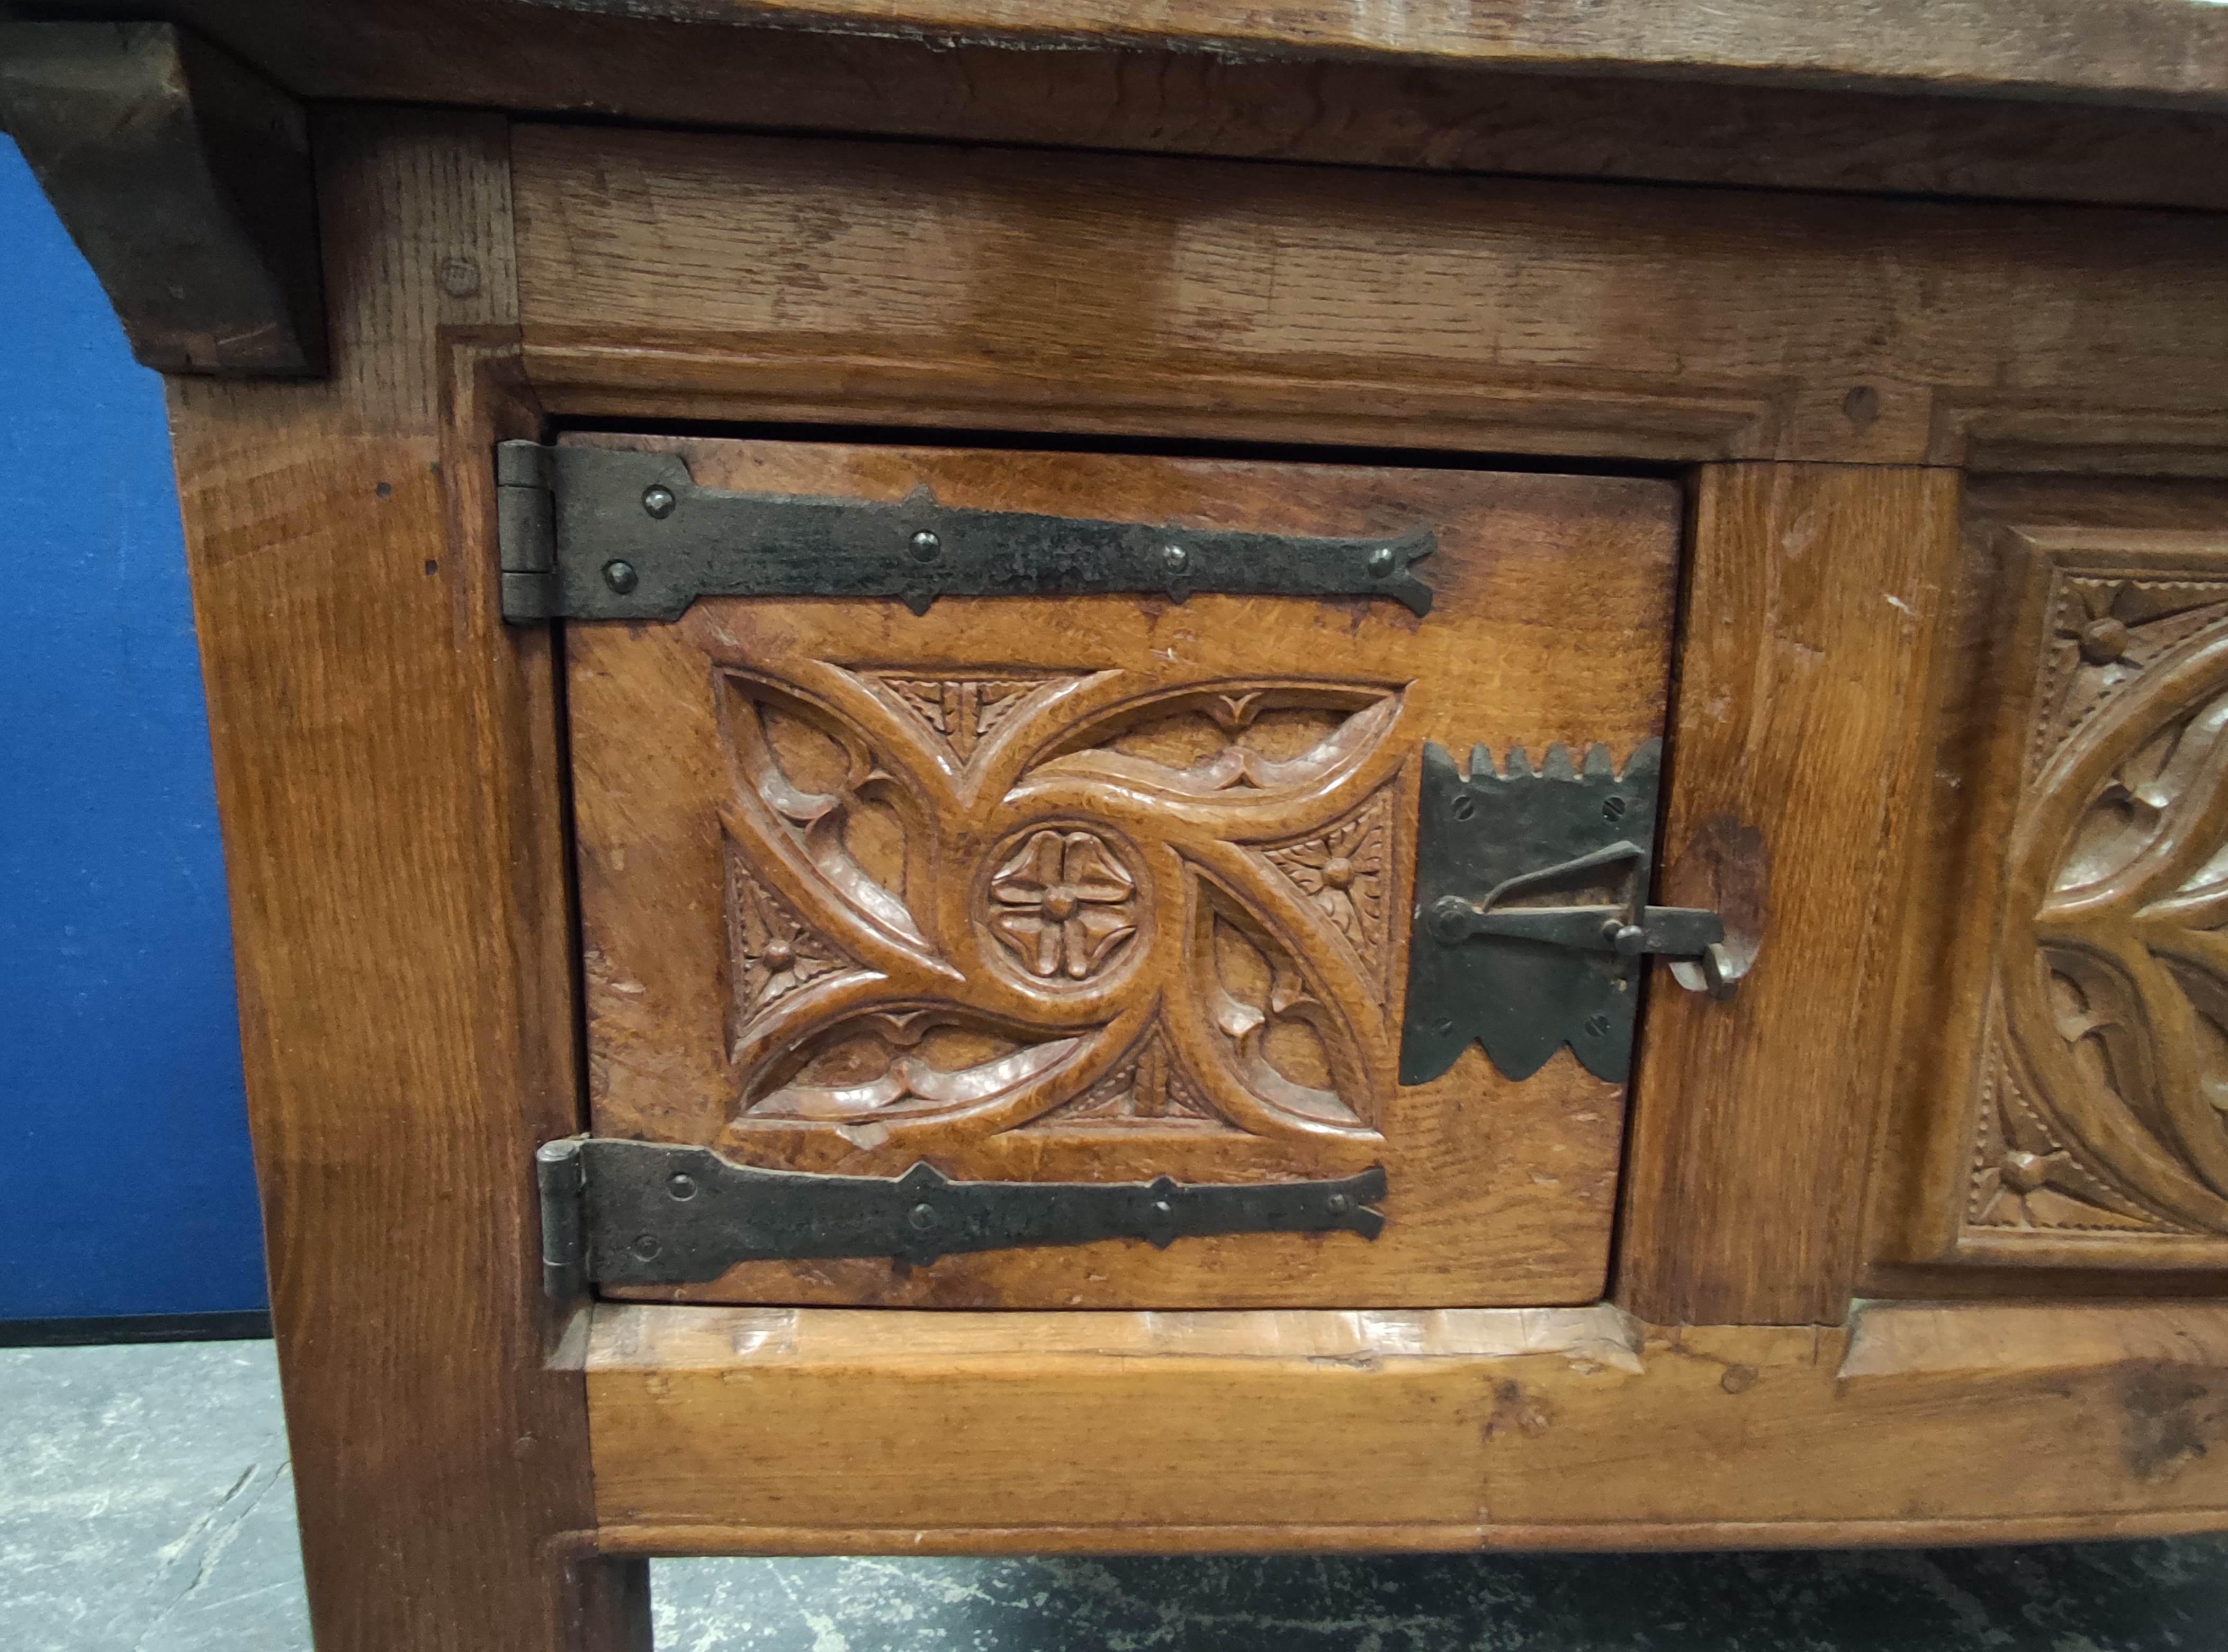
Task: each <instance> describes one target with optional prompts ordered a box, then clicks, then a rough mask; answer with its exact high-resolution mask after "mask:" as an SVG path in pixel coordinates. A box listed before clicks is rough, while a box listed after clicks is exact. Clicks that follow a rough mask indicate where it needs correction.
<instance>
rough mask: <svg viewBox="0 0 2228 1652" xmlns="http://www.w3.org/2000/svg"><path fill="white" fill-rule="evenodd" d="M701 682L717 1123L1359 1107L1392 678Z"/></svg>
mask: <svg viewBox="0 0 2228 1652" xmlns="http://www.w3.org/2000/svg"><path fill="white" fill-rule="evenodd" d="M724 681H725V685H726V692H725V695H724V699H723V702H722V727H723V733H724V735H725V738H726V744H727V752H728V755H729V758H730V760H731V765H732V772H733V774H734V776H735V777H736V780H737V786H736V791H735V793H734V796H733V804H732V805H731V806H729V807H727V808H725V809H723V810H722V816H721V819H722V824H723V826H724V828H725V830H726V833H727V839H728V843H729V860H730V872H729V884H728V889H727V915H728V922H727V934H728V948H729V953H730V957H729V971H730V975H731V977H732V979H733V983H734V987H733V1000H734V1011H733V1014H734V1018H735V1022H736V1024H735V1026H734V1028H733V1029H732V1037H731V1047H732V1053H731V1063H732V1065H733V1067H734V1068H735V1071H736V1083H737V1085H738V1094H737V1096H736V1098H735V1105H734V1109H733V1114H732V1116H731V1117H732V1124H733V1127H734V1128H736V1129H746V1128H758V1127H764V1128H768V1129H773V1128H785V1129H791V1130H794V1129H797V1127H799V1126H803V1125H814V1124H823V1125H827V1126H830V1127H836V1128H841V1129H843V1130H847V1131H855V1130H858V1129H860V1128H861V1127H866V1126H870V1125H872V1124H874V1123H875V1122H876V1121H880V1120H888V1121H891V1122H892V1123H893V1124H896V1123H899V1122H903V1123H906V1124H918V1123H921V1122H925V1121H940V1122H943V1123H948V1124H951V1126H952V1127H953V1128H960V1127H961V1126H962V1125H963V1124H964V1129H965V1130H966V1132H968V1133H970V1134H971V1135H975V1136H979V1135H982V1134H984V1133H990V1134H995V1133H997V1132H1000V1131H1004V1130H1021V1129H1027V1130H1032V1131H1034V1132H1037V1133H1039V1134H1047V1133H1050V1134H1057V1133H1059V1132H1061V1131H1072V1132H1082V1133H1085V1134H1095V1133H1103V1132H1104V1131H1105V1130H1110V1129H1111V1130H1134V1129H1145V1130H1187V1131H1192V1132H1201V1131H1205V1132H1226V1133H1231V1134H1233V1135H1234V1134H1245V1135H1253V1136H1278V1135H1283V1136H1289V1137H1309V1136H1333V1137H1337V1136H1346V1137H1351V1136H1356V1135H1360V1136H1367V1135H1368V1134H1370V1133H1371V1132H1372V1130H1373V1120H1374V1117H1375V1115H1376V1111H1377V1101H1376V1096H1377V1094H1378V1092H1379V1090H1380V1086H1381V1085H1382V1084H1383V1082H1384V1080H1383V1079H1380V1076H1379V1074H1378V1072H1377V1066H1378V1065H1381V1062H1382V1060H1383V1059H1384V1052H1386V1051H1389V1048H1390V1035H1389V1031H1388V1029H1387V1025H1386V1015H1387V1011H1386V1008H1385V1006H1384V1002H1383V1001H1384V996H1385V986H1384V976H1385V971H1386V967H1387V966H1386V952H1387V930H1388V925H1389V923H1390V907H1391V905H1392V903H1393V900H1394V893H1393V892H1394V889H1395V887H1396V880H1397V868H1396V866H1395V854H1396V849H1395V845H1394V843H1393V817H1394V808H1393V801H1392V799H1393V787H1394V783H1395V779H1396V777H1397V775H1398V774H1399V770H1400V765H1401V761H1402V754H1401V748H1400V746H1399V745H1396V744H1395V742H1394V741H1393V738H1392V734H1393V729H1394V727H1396V725H1397V722H1398V719H1399V708H1400V703H1401V690H1400V689H1399V687H1398V686H1396V685H1390V684H1323V683H1314V682H1281V681H1265V682H1264V681H1247V682H1226V681H1214V682H1190V683H1186V684H1181V685H1178V686H1173V687H1168V686H1161V687H1152V688H1143V687H1132V686H1131V685H1130V680H1129V678H1128V677H1127V675H1126V674H1124V673H1121V672H1116V671H1101V672H1095V673H1094V672H1084V671H1054V670H1043V669H1034V668H1015V669H1003V670H995V671H992V670H976V671H970V672H967V673H964V674H951V673H938V672H934V671H929V670H922V669H906V668H902V667H893V666H880V667H876V668H874V669H857V668H838V667H834V666H828V667H822V668H817V670H816V675H813V676H810V677H809V678H807V679H805V680H801V681H797V682H789V681H781V680H776V679H774V678H771V677H770V676H764V675H760V674H755V673H747V672H743V671H732V672H729V673H727V676H726V677H725V679H724ZM1372 1049H1375V1050H1378V1051H1379V1052H1380V1053H1379V1054H1378V1055H1372V1054H1370V1053H1368V1052H1369V1050H1372Z"/></svg>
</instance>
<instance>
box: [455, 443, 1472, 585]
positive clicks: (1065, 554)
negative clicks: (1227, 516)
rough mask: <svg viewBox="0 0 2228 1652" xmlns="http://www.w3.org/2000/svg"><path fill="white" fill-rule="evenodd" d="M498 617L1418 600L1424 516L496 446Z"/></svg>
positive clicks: (1426, 548) (633, 452)
mask: <svg viewBox="0 0 2228 1652" xmlns="http://www.w3.org/2000/svg"><path fill="white" fill-rule="evenodd" d="M496 497H497V501H498V514H497V528H498V538H499V541H500V545H501V551H502V558H503V618H505V619H509V620H515V621H520V622H528V621H534V620H543V619H637V620H640V619H654V620H670V619H678V618H680V617H681V615H682V613H683V612H684V611H686V610H687V609H688V605H689V604H690V603H692V602H694V601H695V600H696V599H697V598H699V597H864V598H882V599H894V600H897V601H901V602H903V603H905V604H906V605H907V606H908V607H910V608H912V611H914V612H915V613H925V612H926V611H928V607H929V605H930V604H931V603H932V602H934V601H935V600H936V599H938V597H1000V596H1028V597H1089V596H1105V595H1110V594H1119V593H1124V592H1161V593H1162V594H1164V595H1166V596H1168V597H1169V598H1171V599H1174V600H1175V601H1178V602H1181V601H1182V600H1183V599H1185V598H1186V597H1188V596H1189V595H1190V594H1191V593H1192V592H1227V593H1232V594H1239V595H1246V596H1285V597H1363V598H1385V599H1389V600H1391V601H1394V602H1398V603H1401V604H1403V605H1405V606H1406V607H1408V608H1409V609H1411V610H1412V611H1414V612H1416V613H1418V614H1422V613H1425V612H1428V611H1430V609H1431V587H1430V586H1426V585H1425V583H1424V582H1423V580H1421V579H1418V577H1417V576H1416V574H1415V573H1414V572H1413V570H1412V564H1413V563H1415V562H1416V561H1417V560H1419V559H1421V558H1423V557H1425V556H1428V555H1430V554H1431V552H1432V550H1433V549H1434V548H1435V547H1436V546H1437V535H1434V534H1433V532H1432V531H1431V528H1428V527H1425V526H1422V525H1418V526H1414V527H1411V528H1407V529H1405V531H1403V532H1400V533H1398V534H1394V535H1388V536H1381V537H1369V538H1355V539H1333V538H1319V537H1316V536H1312V535H1298V534H1259V533H1246V532H1242V531H1239V530H1234V529H1226V528H1179V527H1170V526H1167V525H1164V524H1154V523H1150V522H1100V521H1096V520H1092V519H1088V518H1084V517H1076V516H1049V515H1036V514H1033V513H1030V512H1026V511H1015V510H969V509H960V508H958V507H956V506H951V505H941V504H938V503H937V502H936V501H935V500H934V499H933V498H932V497H931V496H929V495H928V494H927V492H926V491H925V490H916V492H915V493H914V494H913V495H912V496H911V497H908V498H906V499H905V500H903V501H901V502H900V503H896V504H890V503H884V502H881V501H876V500H867V499H823V498H811V497H803V496H794V495H788V494H768V493H743V492H731V491H727V490H720V489H714V488H704V487H699V486H698V485H697V483H696V481H695V478H694V477H692V476H691V475H690V474H689V471H688V464H687V462H686V461H685V460H683V459H682V457H681V456H680V455H679V454H677V453H667V452H654V451H643V450H637V449H631V448H611V447H594V446H585V445H583V446H562V447H560V446H547V445H542V444H541V443H538V442H503V443H500V444H498V445H497V446H496Z"/></svg>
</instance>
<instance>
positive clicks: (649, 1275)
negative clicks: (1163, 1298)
mask: <svg viewBox="0 0 2228 1652" xmlns="http://www.w3.org/2000/svg"><path fill="white" fill-rule="evenodd" d="M535 1170H536V1174H537V1177H538V1180H539V1181H540V1184H541V1267H542V1283H543V1285H544V1287H545V1288H546V1289H547V1290H548V1292H549V1294H550V1295H551V1296H552V1297H554V1298H556V1299H558V1300H560V1301H563V1300H567V1299H569V1298H570V1297H575V1296H578V1295H579V1294H580V1292H581V1291H583V1290H586V1288H587V1287H588V1286H589V1285H591V1284H608V1285H670V1284H695V1283H701V1282H702V1281H704V1280H707V1279H716V1278H718V1277H720V1275H721V1274H722V1273H725V1272H726V1271H727V1270H728V1269H729V1268H731V1267H733V1266H734V1265H735V1264H737V1263H739V1262H773V1261H790V1260H801V1259H804V1258H816V1257H817V1258H828V1257H890V1258H897V1259H900V1260H902V1261H906V1262H908V1263H911V1264H913V1265H916V1266H922V1267H925V1266H926V1265H929V1264H930V1263H932V1262H934V1261H935V1260H936V1259H937V1258H938V1257H941V1256H948V1255H952V1254H955V1253H957V1252H966V1251H997V1250H1007V1249H1012V1248H1015V1247H1019V1246H1024V1245H1086V1244H1090V1243H1092V1242H1093V1241H1094V1240H1099V1239H1142V1240H1143V1241H1145V1242H1146V1243H1147V1244H1149V1245H1158V1246H1162V1247H1166V1246H1167V1245H1171V1244H1173V1243H1174V1242H1175V1240H1177V1239H1194V1238H1199V1237H1202V1236H1204V1235H1207V1234H1212V1233H1333V1232H1345V1233H1358V1234H1360V1236H1361V1237H1362V1238H1363V1239H1375V1238H1376V1237H1377V1235H1378V1233H1379V1232H1380V1230H1381V1229H1382V1228H1383V1227H1384V1226H1385V1218H1384V1216H1383V1214H1382V1213H1380V1212H1379V1211H1377V1210H1375V1209H1373V1208H1372V1207H1373V1205H1374V1204H1375V1203H1376V1202H1377V1201H1380V1200H1381V1199H1383V1198H1384V1197H1385V1192H1386V1181H1385V1172H1384V1169H1382V1167H1380V1166H1372V1167H1371V1168H1370V1169H1367V1170H1364V1171H1362V1172H1360V1174H1359V1175H1350V1176H1342V1177H1338V1178H1335V1179H1332V1180H1326V1181H1262V1182H1181V1181H1174V1180H1172V1179H1171V1178H1169V1177H1168V1176H1161V1177H1158V1178H1156V1180H1154V1181H1104V1182H1100V1181H1081V1182H1067V1181H951V1180H950V1179H949V1178H947V1177H946V1176H944V1175H943V1174H942V1173H941V1172H940V1171H938V1169H936V1168H935V1167H934V1166H933V1165H931V1164H928V1163H926V1162H922V1163H917V1164H915V1165H914V1166H913V1167H912V1169H909V1170H907V1171H906V1172H905V1173H904V1174H903V1175H895V1176H835V1175H809V1174H807V1173H805V1172H803V1171H797V1170H766V1169H759V1168H757V1167H755V1166H752V1165H743V1164H737V1163H735V1162H733V1160H731V1159H727V1158H723V1157H721V1156H720V1155H719V1154H717V1153H715V1152H714V1151H713V1150H712V1149H709V1148H704V1147H694V1146H689V1145H688V1144H685V1143H670V1142H633V1141H626V1140H623V1139H619V1138H617V1137H593V1136H573V1137H566V1138H565V1139H564V1140H562V1141H557V1142H551V1143H547V1145H546V1146H544V1147H543V1148H542V1149H541V1151H540V1152H539V1153H538V1154H537V1155H536V1156H535Z"/></svg>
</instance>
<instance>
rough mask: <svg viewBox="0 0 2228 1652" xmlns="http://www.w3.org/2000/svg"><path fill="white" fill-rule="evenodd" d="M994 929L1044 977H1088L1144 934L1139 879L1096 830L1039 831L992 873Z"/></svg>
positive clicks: (1025, 963) (1031, 970)
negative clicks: (1140, 923) (1140, 929)
mask: <svg viewBox="0 0 2228 1652" xmlns="http://www.w3.org/2000/svg"><path fill="white" fill-rule="evenodd" d="M990 899H991V900H992V901H993V902H994V903H996V908H997V910H996V912H995V913H994V915H993V916H992V917H991V919H990V930H991V932H992V933H993V934H995V935H996V936H997V938H999V939H1000V940H1001V941H1003V942H1004V943H1005V944H1006V945H1007V946H1008V947H1009V948H1010V949H1011V950H1012V951H1013V952H1014V954H1015V957H1019V958H1020V959H1021V967H1022V968H1024V969H1026V970H1028V972H1029V973H1030V974H1031V975H1034V976H1037V977H1038V978H1040V979H1041V980H1051V979H1053V978H1055V977H1059V976H1065V977H1066V979H1068V980H1070V981H1083V980H1086V979H1088V978H1089V977H1090V976H1092V975H1095V974H1097V973H1098V971H1099V970H1101V969H1102V968H1103V967H1104V965H1105V964H1107V963H1108V962H1109V961H1110V960H1111V959H1112V958H1113V957H1114V956H1115V955H1116V954H1117V952H1119V951H1121V950H1122V948H1123V946H1124V944H1125V943H1126V942H1127V941H1128V940H1129V939H1130V937H1131V936H1132V935H1134V934H1136V932H1137V881H1136V879H1135V878H1134V877H1132V876H1131V875H1130V871H1129V868H1126V867H1124V865H1123V864H1122V862H1121V861H1119V860H1117V859H1116V858H1115V855H1114V852H1113V851H1112V850H1111V849H1110V848H1108V847H1107V846H1106V843H1105V841H1104V839H1102V838H1101V837H1099V836H1098V834H1097V833H1095V832H1085V831H1058V830H1053V829H1045V830H1041V831H1036V832H1032V833H1031V834H1029V836H1028V837H1027V838H1026V839H1025V840H1023V842H1021V846H1020V847H1019V848H1016V849H1015V851H1014V853H1013V854H1012V855H1009V856H1008V858H1007V859H1006V860H1005V861H1004V862H1003V863H1002V864H1001V865H1000V866H999V868H998V869H997V870H996V872H994V873H992V874H990Z"/></svg>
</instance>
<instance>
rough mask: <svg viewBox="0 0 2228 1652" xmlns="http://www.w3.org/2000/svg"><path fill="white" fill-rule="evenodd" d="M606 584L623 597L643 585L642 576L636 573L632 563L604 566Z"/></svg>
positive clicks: (616, 563)
mask: <svg viewBox="0 0 2228 1652" xmlns="http://www.w3.org/2000/svg"><path fill="white" fill-rule="evenodd" d="M604 583H605V585H607V586H611V589H612V590H613V591H616V592H618V594H619V595H620V596H622V597H624V595H626V593H627V592H630V591H631V590H633V589H634V588H635V586H637V585H640V584H641V583H642V576H641V575H640V574H638V573H636V572H635V571H634V564H633V563H631V562H606V563H605V564H604Z"/></svg>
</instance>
